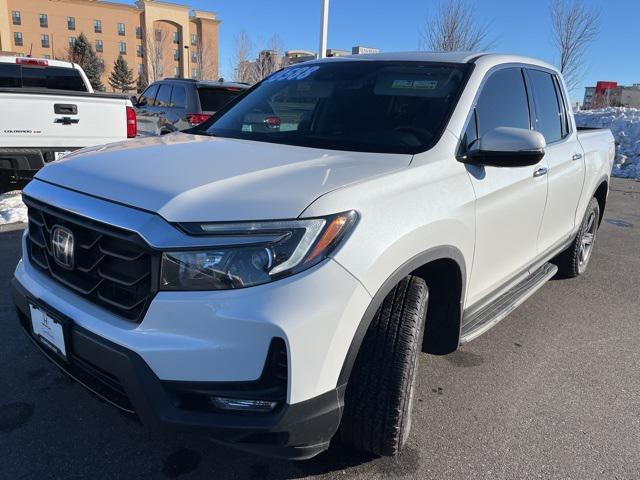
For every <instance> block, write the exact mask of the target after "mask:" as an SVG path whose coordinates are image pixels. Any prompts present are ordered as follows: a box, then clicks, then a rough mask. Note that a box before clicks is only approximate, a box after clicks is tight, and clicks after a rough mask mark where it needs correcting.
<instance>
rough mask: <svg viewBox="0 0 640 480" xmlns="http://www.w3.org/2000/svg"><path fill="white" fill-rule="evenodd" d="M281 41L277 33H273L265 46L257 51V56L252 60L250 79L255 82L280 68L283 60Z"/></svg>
mask: <svg viewBox="0 0 640 480" xmlns="http://www.w3.org/2000/svg"><path fill="white" fill-rule="evenodd" d="M283 50H284V48H283V42H282V39H281V38H280V37H279V36H278V35H274V36H272V37H271V39H269V42H268V43H267V48H266V49H264V50H261V51H260V52H259V53H258V58H256V61H255V62H253V69H252V79H251V80H252V81H251V82H250V83H257V82H259V81H261V80H262V79H264V78H266V77H268V76H269V75H271V74H272V73H273V72H276V71H278V70H280V68H282V64H283V60H282V55H283Z"/></svg>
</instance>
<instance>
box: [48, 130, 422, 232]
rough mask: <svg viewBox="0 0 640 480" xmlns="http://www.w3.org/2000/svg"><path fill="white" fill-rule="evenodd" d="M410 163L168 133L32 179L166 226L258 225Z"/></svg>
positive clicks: (83, 155)
mask: <svg viewBox="0 0 640 480" xmlns="http://www.w3.org/2000/svg"><path fill="white" fill-rule="evenodd" d="M410 161H411V156H410V155H401V154H376V153H361V152H343V151H335V150H321V149H316V148H304V147H294V146H288V145H278V144H272V143H264V142H253V141H246V140H236V139H228V138H215V137H208V136H200V135H189V134H184V133H176V134H170V135H165V136H164V137H154V138H140V139H136V140H130V141H127V142H119V143H113V144H109V145H102V146H98V147H91V148H85V149H82V150H78V151H77V152H74V153H73V154H70V155H68V156H66V157H64V158H63V159H61V160H59V161H56V162H53V163H51V164H49V165H48V166H46V167H45V168H43V169H42V170H40V172H38V174H37V175H36V178H38V179H40V180H44V181H47V182H50V183H53V184H56V185H60V186H62V187H66V188H70V189H73V190H76V191H79V192H83V193H87V194H91V195H93V196H96V197H100V198H104V199H107V200H111V201H115V202H119V203H122V204H125V205H129V206H132V207H137V208H141V209H144V210H148V211H151V212H156V213H158V214H159V215H161V216H162V217H164V218H165V219H166V220H168V221H170V222H198V221H207V222H212V221H234V220H266V219H287V218H295V217H297V216H299V215H300V214H301V213H302V212H303V211H304V209H305V208H306V207H307V206H308V205H309V204H311V203H312V202H313V201H314V200H315V199H316V198H318V197H319V196H321V195H323V194H325V193H327V192H330V191H332V190H335V189H337V188H340V187H343V186H345V185H348V184H351V183H354V182H358V181H361V180H364V179H366V178H370V177H373V176H378V175H381V174H384V173H389V172H392V171H395V170H399V169H402V168H406V167H407V166H408V165H409V163H410ZM348 208H349V205H345V206H344V209H345V210H346V209H348Z"/></svg>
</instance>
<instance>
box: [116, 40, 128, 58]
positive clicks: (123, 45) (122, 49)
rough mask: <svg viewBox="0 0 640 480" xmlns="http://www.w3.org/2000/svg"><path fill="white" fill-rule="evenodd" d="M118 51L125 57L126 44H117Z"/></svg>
mask: <svg viewBox="0 0 640 480" xmlns="http://www.w3.org/2000/svg"><path fill="white" fill-rule="evenodd" d="M118 51H119V52H120V53H121V54H122V55H126V54H127V42H118Z"/></svg>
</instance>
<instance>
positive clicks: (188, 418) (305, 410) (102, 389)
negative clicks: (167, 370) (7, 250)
mask: <svg viewBox="0 0 640 480" xmlns="http://www.w3.org/2000/svg"><path fill="white" fill-rule="evenodd" d="M12 293H13V299H14V303H15V305H16V308H17V311H18V317H19V319H20V323H21V325H22V327H23V328H24V330H25V332H26V333H27V334H28V335H29V338H30V339H31V340H32V341H33V343H34V344H35V345H36V346H37V347H38V348H40V350H41V351H42V353H44V354H45V355H46V356H47V357H48V358H49V359H50V360H51V361H53V362H54V363H55V364H56V365H58V367H60V368H61V369H62V370H63V371H65V372H66V373H67V374H68V375H70V376H71V377H72V378H74V379H75V380H77V381H78V382H79V383H81V384H82V385H83V386H84V387H86V388H87V389H89V390H90V391H91V392H92V393H94V394H95V395H98V396H99V397H101V398H102V399H104V400H106V401H107V402H109V403H111V404H113V405H114V406H116V407H118V408H120V409H121V410H124V411H126V412H128V413H132V414H133V413H135V414H137V415H138V417H139V418H140V420H141V421H142V422H143V423H144V424H145V425H146V426H148V427H151V428H160V429H170V430H177V431H182V432H189V433H196V434H201V435H204V436H206V437H208V438H210V439H212V440H214V441H218V442H222V443H225V444H229V445H231V446H233V447H235V448H239V449H242V450H245V451H250V452H254V453H259V454H263V455H268V456H273V457H279V458H287V459H305V458H310V457H313V456H314V455H317V454H318V453H320V452H322V451H323V450H325V449H326V448H327V447H328V445H329V441H330V440H331V437H332V436H333V435H334V434H335V432H336V431H337V428H338V426H339V424H340V417H341V412H342V405H343V398H344V387H341V388H336V389H333V390H330V391H328V392H326V393H324V394H322V395H319V396H317V397H314V398H311V399H309V400H306V401H303V402H300V403H296V404H292V405H291V404H284V405H281V406H280V407H278V408H277V409H276V410H275V411H274V412H272V413H268V414H264V413H260V414H258V413H254V414H251V413H220V412H208V411H207V412H205V411H194V410H188V409H185V408H182V407H181V405H180V402H178V401H177V400H176V399H177V398H179V397H180V395H182V394H184V395H189V394H191V393H192V392H193V391H194V390H198V391H207V390H210V391H217V390H218V389H219V384H218V383H216V382H211V383H210V384H206V383H203V382H197V386H194V383H193V382H175V381H172V382H166V381H161V380H160V379H159V378H158V377H157V376H156V374H155V373H154V372H153V371H152V370H151V369H150V368H149V366H148V365H147V363H146V362H145V361H144V360H143V359H142V358H141V357H140V356H139V355H138V354H137V353H135V352H133V351H131V350H129V349H127V348H124V347H122V346H120V345H117V344H115V343H113V342H110V341H108V340H106V339H104V338H102V337H99V336H97V335H95V334H93V333H92V332H90V331H88V330H87V329H85V328H82V327H81V326H79V325H78V324H77V323H75V322H74V321H73V320H72V319H70V318H68V317H66V316H65V315H64V314H62V313H60V312H59V311H57V310H56V309H54V308H52V307H51V306H50V305H48V304H46V303H45V302H43V301H42V300H40V299H36V298H34V297H33V296H32V295H30V293H29V292H28V291H27V290H26V289H25V288H24V287H23V286H22V285H21V284H20V282H18V281H17V280H16V279H13V281H12ZM30 303H31V304H35V305H36V306H38V307H40V308H43V309H45V310H46V311H47V312H48V313H50V314H52V315H53V316H55V317H56V318H57V319H60V320H61V321H62V322H63V323H64V324H65V326H66V335H67V339H68V350H69V351H68V360H67V361H65V360H63V359H62V358H59V357H57V356H56V355H55V354H53V353H51V352H50V351H49V350H48V349H46V348H43V347H42V346H41V344H40V342H39V341H37V340H35V338H34V337H33V332H32V328H31V322H30V311H29V304H30Z"/></svg>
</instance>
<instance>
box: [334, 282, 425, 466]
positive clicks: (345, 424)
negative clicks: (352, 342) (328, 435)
mask: <svg viewBox="0 0 640 480" xmlns="http://www.w3.org/2000/svg"><path fill="white" fill-rule="evenodd" d="M428 296H429V294H428V289H427V284H426V283H425V281H424V280H423V279H421V278H419V277H413V276H408V277H406V278H404V279H403V280H402V281H401V282H400V283H399V284H398V285H396V287H395V288H394V289H393V290H392V291H391V292H390V293H389V294H388V295H387V297H386V298H385V299H384V301H383V303H382V305H381V306H380V308H379V309H378V311H377V312H376V314H375V316H374V318H373V320H372V322H371V325H370V327H369V330H368V331H367V333H366V335H365V338H364V340H363V343H362V346H361V347H360V351H359V353H358V357H357V358H356V362H355V365H354V367H353V371H352V373H351V377H350V379H349V385H348V386H347V392H346V397H345V409H344V415H343V418H342V425H341V427H340V437H341V439H342V441H343V442H344V443H346V444H348V445H351V446H353V447H355V448H357V449H358V450H363V451H366V452H369V453H373V454H376V455H396V454H397V453H399V452H400V450H401V449H402V447H403V446H404V444H405V443H406V441H407V438H408V436H409V431H410V429H411V407H412V405H413V393H414V385H415V376H416V371H417V363H418V354H419V352H420V351H421V345H422V335H423V330H424V321H425V316H426V311H427V299H428Z"/></svg>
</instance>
